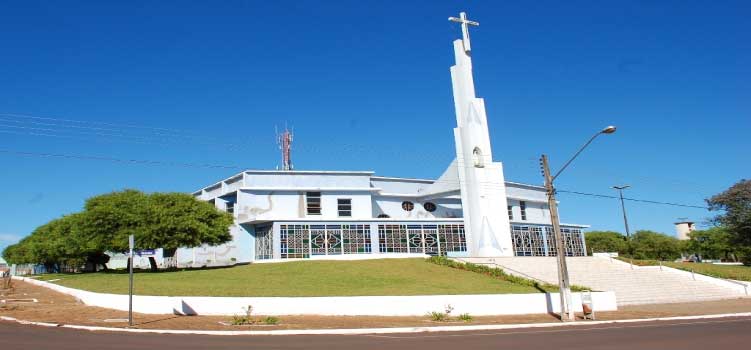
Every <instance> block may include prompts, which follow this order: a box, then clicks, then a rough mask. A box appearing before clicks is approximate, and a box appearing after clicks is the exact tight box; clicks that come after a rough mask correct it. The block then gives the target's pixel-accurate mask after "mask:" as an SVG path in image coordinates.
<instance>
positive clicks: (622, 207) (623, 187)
mask: <svg viewBox="0 0 751 350" xmlns="http://www.w3.org/2000/svg"><path fill="white" fill-rule="evenodd" d="M629 187H631V186H630V185H624V186H612V187H611V188H613V189H616V190H618V194H619V195H620V197H621V210H622V211H623V225H624V226H626V238H629V237H631V232H629V230H628V219H627V218H626V205H625V204H623V190H625V189H627V188H629Z"/></svg>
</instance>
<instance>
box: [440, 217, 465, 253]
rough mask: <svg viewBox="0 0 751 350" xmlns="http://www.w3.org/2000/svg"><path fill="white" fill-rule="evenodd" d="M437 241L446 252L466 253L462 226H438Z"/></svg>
mask: <svg viewBox="0 0 751 350" xmlns="http://www.w3.org/2000/svg"><path fill="white" fill-rule="evenodd" d="M438 240H439V241H440V242H441V247H442V248H444V249H445V251H446V252H466V251H467V238H466V236H465V235H464V225H458V224H457V225H438Z"/></svg>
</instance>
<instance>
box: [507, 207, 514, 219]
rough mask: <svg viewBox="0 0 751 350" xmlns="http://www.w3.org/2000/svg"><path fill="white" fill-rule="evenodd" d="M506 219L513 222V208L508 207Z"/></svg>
mask: <svg viewBox="0 0 751 350" xmlns="http://www.w3.org/2000/svg"><path fill="white" fill-rule="evenodd" d="M508 219H509V220H514V207H512V206H510V205H509V206H508Z"/></svg>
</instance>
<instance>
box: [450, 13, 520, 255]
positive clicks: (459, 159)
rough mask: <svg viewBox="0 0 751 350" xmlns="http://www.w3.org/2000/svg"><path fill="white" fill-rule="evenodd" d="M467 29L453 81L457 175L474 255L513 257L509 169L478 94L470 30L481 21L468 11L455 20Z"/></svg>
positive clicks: (459, 44)
mask: <svg viewBox="0 0 751 350" xmlns="http://www.w3.org/2000/svg"><path fill="white" fill-rule="evenodd" d="M449 20H450V21H453V22H458V23H460V24H461V27H462V39H457V40H455V41H454V56H455V59H456V64H455V65H454V66H452V67H451V82H452V85H453V92H454V107H455V109H456V128H454V141H455V144H456V161H455V162H454V163H453V165H455V168H456V171H457V172H458V178H459V187H460V191H461V198H462V211H463V216H464V228H465V233H466V237H467V248H468V253H469V255H470V256H471V257H491V256H512V255H513V249H512V246H511V227H510V223H509V219H508V215H507V199H506V185H505V181H504V178H503V165H502V164H501V162H494V161H493V151H492V149H491V146H490V133H489V131H488V120H487V116H486V115H485V102H484V100H483V99H482V98H478V97H476V96H475V85H474V80H473V77H472V57H471V46H470V40H469V26H478V25H479V23H477V22H474V21H470V20H468V19H467V15H466V13H464V12H462V13H461V14H460V16H459V17H458V18H456V17H450V18H449Z"/></svg>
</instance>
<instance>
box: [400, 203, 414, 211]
mask: <svg viewBox="0 0 751 350" xmlns="http://www.w3.org/2000/svg"><path fill="white" fill-rule="evenodd" d="M402 209H404V210H405V211H412V210H413V209H415V203H412V202H410V201H404V202H402Z"/></svg>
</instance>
